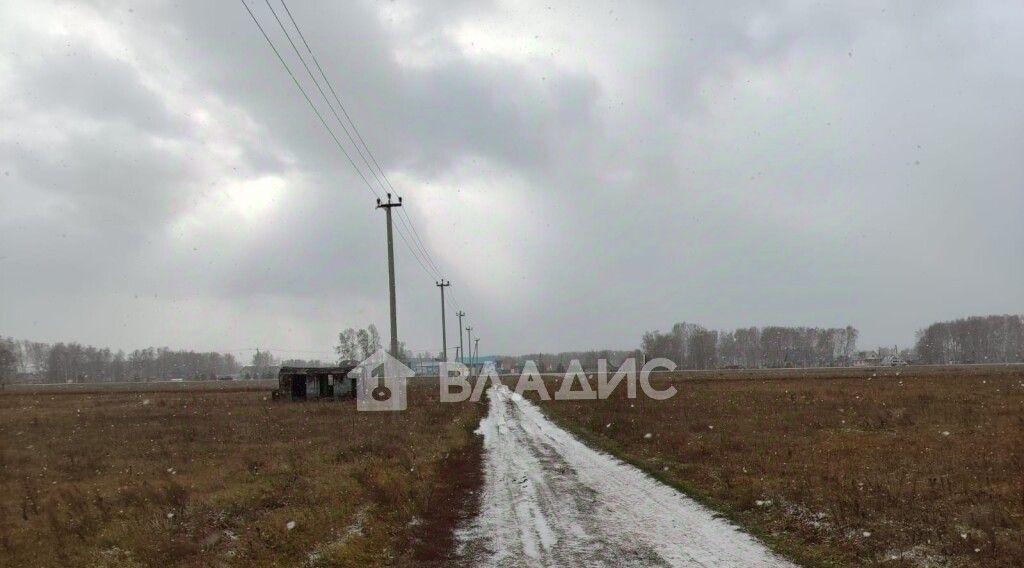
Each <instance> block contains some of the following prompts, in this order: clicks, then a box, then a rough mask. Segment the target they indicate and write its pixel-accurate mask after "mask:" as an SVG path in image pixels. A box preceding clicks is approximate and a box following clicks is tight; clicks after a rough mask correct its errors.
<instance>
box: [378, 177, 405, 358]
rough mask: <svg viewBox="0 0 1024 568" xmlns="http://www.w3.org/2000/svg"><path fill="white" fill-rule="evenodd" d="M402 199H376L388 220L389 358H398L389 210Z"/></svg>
mask: <svg viewBox="0 0 1024 568" xmlns="http://www.w3.org/2000/svg"><path fill="white" fill-rule="evenodd" d="M401 206H402V198H401V197H399V198H398V201H391V194H390V193H389V194H388V200H387V203H381V201H380V198H379V197H378V198H377V209H383V210H384V212H385V213H387V218H388V287H389V288H390V289H391V356H392V357H398V315H397V314H396V313H395V312H396V308H395V241H394V237H392V236H391V208H392V207H401Z"/></svg>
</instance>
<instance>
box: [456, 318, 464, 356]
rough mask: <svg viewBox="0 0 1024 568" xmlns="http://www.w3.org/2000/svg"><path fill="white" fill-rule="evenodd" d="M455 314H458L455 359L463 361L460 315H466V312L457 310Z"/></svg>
mask: <svg viewBox="0 0 1024 568" xmlns="http://www.w3.org/2000/svg"><path fill="white" fill-rule="evenodd" d="M455 315H457V316H459V350H458V351H456V352H455V353H456V356H455V359H456V360H457V361H459V362H460V363H465V362H466V352H465V351H464V350H463V348H462V316H464V315H466V312H464V311H462V310H459V311H457V312H455Z"/></svg>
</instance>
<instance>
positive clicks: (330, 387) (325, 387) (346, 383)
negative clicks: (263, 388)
mask: <svg viewBox="0 0 1024 568" xmlns="http://www.w3.org/2000/svg"><path fill="white" fill-rule="evenodd" d="M356 366H357V365H356V363H351V364H348V363H343V364H341V365H339V366H337V367H281V370H280V371H278V374H277V390H275V391H274V398H275V399H289V400H311V399H318V398H335V399H339V398H355V396H356V379H355V375H354V374H353V376H351V377H350V376H349V373H350V372H351V371H352V370H353V369H355V368H356Z"/></svg>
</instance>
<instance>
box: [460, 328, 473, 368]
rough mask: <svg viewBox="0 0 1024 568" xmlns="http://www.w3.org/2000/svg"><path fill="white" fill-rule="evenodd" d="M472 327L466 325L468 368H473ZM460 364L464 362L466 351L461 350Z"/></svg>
mask: <svg viewBox="0 0 1024 568" xmlns="http://www.w3.org/2000/svg"><path fill="white" fill-rule="evenodd" d="M472 337H473V328H472V327H468V326H467V327H466V343H468V344H469V368H470V369H472V368H473V339H472ZM462 364H466V352H465V351H463V352H462Z"/></svg>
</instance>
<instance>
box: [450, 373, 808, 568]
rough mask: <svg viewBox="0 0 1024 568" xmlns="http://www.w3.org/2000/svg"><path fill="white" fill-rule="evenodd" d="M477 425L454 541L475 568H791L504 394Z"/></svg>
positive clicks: (495, 396) (499, 391)
mask: <svg viewBox="0 0 1024 568" xmlns="http://www.w3.org/2000/svg"><path fill="white" fill-rule="evenodd" d="M489 394H490V408H489V413H488V416H487V417H486V418H484V419H483V420H482V421H481V423H480V432H481V433H482V434H483V436H484V449H485V456H484V460H485V463H484V475H485V481H484V484H485V486H484V492H483V495H482V497H481V504H480V507H481V508H480V513H479V515H478V516H477V518H476V519H474V520H473V522H472V524H471V525H470V526H468V527H465V528H464V529H462V530H460V533H459V541H460V542H459V546H460V556H461V557H462V558H463V559H464V560H465V561H466V563H467V564H468V565H472V566H503V567H504V566H737V567H738V566H742V567H745V568H746V567H791V566H793V564H791V563H790V562H788V561H786V560H784V559H782V558H780V557H778V556H776V555H775V554H773V553H772V552H771V551H769V550H768V549H767V548H765V546H764V545H762V544H761V543H759V542H758V541H757V540H755V539H754V538H753V537H751V536H750V535H748V534H746V533H744V532H742V531H740V530H739V529H737V528H736V527H735V526H733V525H732V524H730V523H729V522H728V521H726V520H724V519H721V518H718V517H716V516H715V515H714V513H713V512H711V511H710V510H708V509H707V508H705V507H703V506H701V505H700V504H698V503H697V502H695V501H693V500H692V499H690V498H688V497H686V496H685V495H683V494H681V493H679V492H678V491H676V490H674V489H672V488H671V487H668V486H666V485H664V484H662V483H660V482H658V481H655V480H654V479H653V478H651V477H649V476H648V475H646V474H644V473H643V472H641V471H640V470H638V469H636V468H634V467H633V466H630V465H628V464H625V463H623V462H621V461H619V460H616V459H615V458H612V457H610V456H608V455H606V454H603V453H599V452H596V451H594V450H592V449H590V448H589V447H587V446H585V445H584V444H583V443H581V442H580V441H578V440H577V439H576V438H575V437H573V436H572V435H571V434H569V433H568V432H566V431H565V430H562V429H561V428H559V427H558V426H556V425H555V424H553V423H552V422H551V421H549V420H548V419H547V418H546V417H545V416H544V415H543V414H542V413H541V412H540V410H539V409H538V408H537V407H536V406H534V405H533V404H531V403H530V402H528V401H526V400H525V399H523V398H522V397H521V396H519V395H517V394H515V393H514V392H512V391H510V390H509V389H508V388H507V387H504V386H501V387H494V388H491V389H490V391H489Z"/></svg>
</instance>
